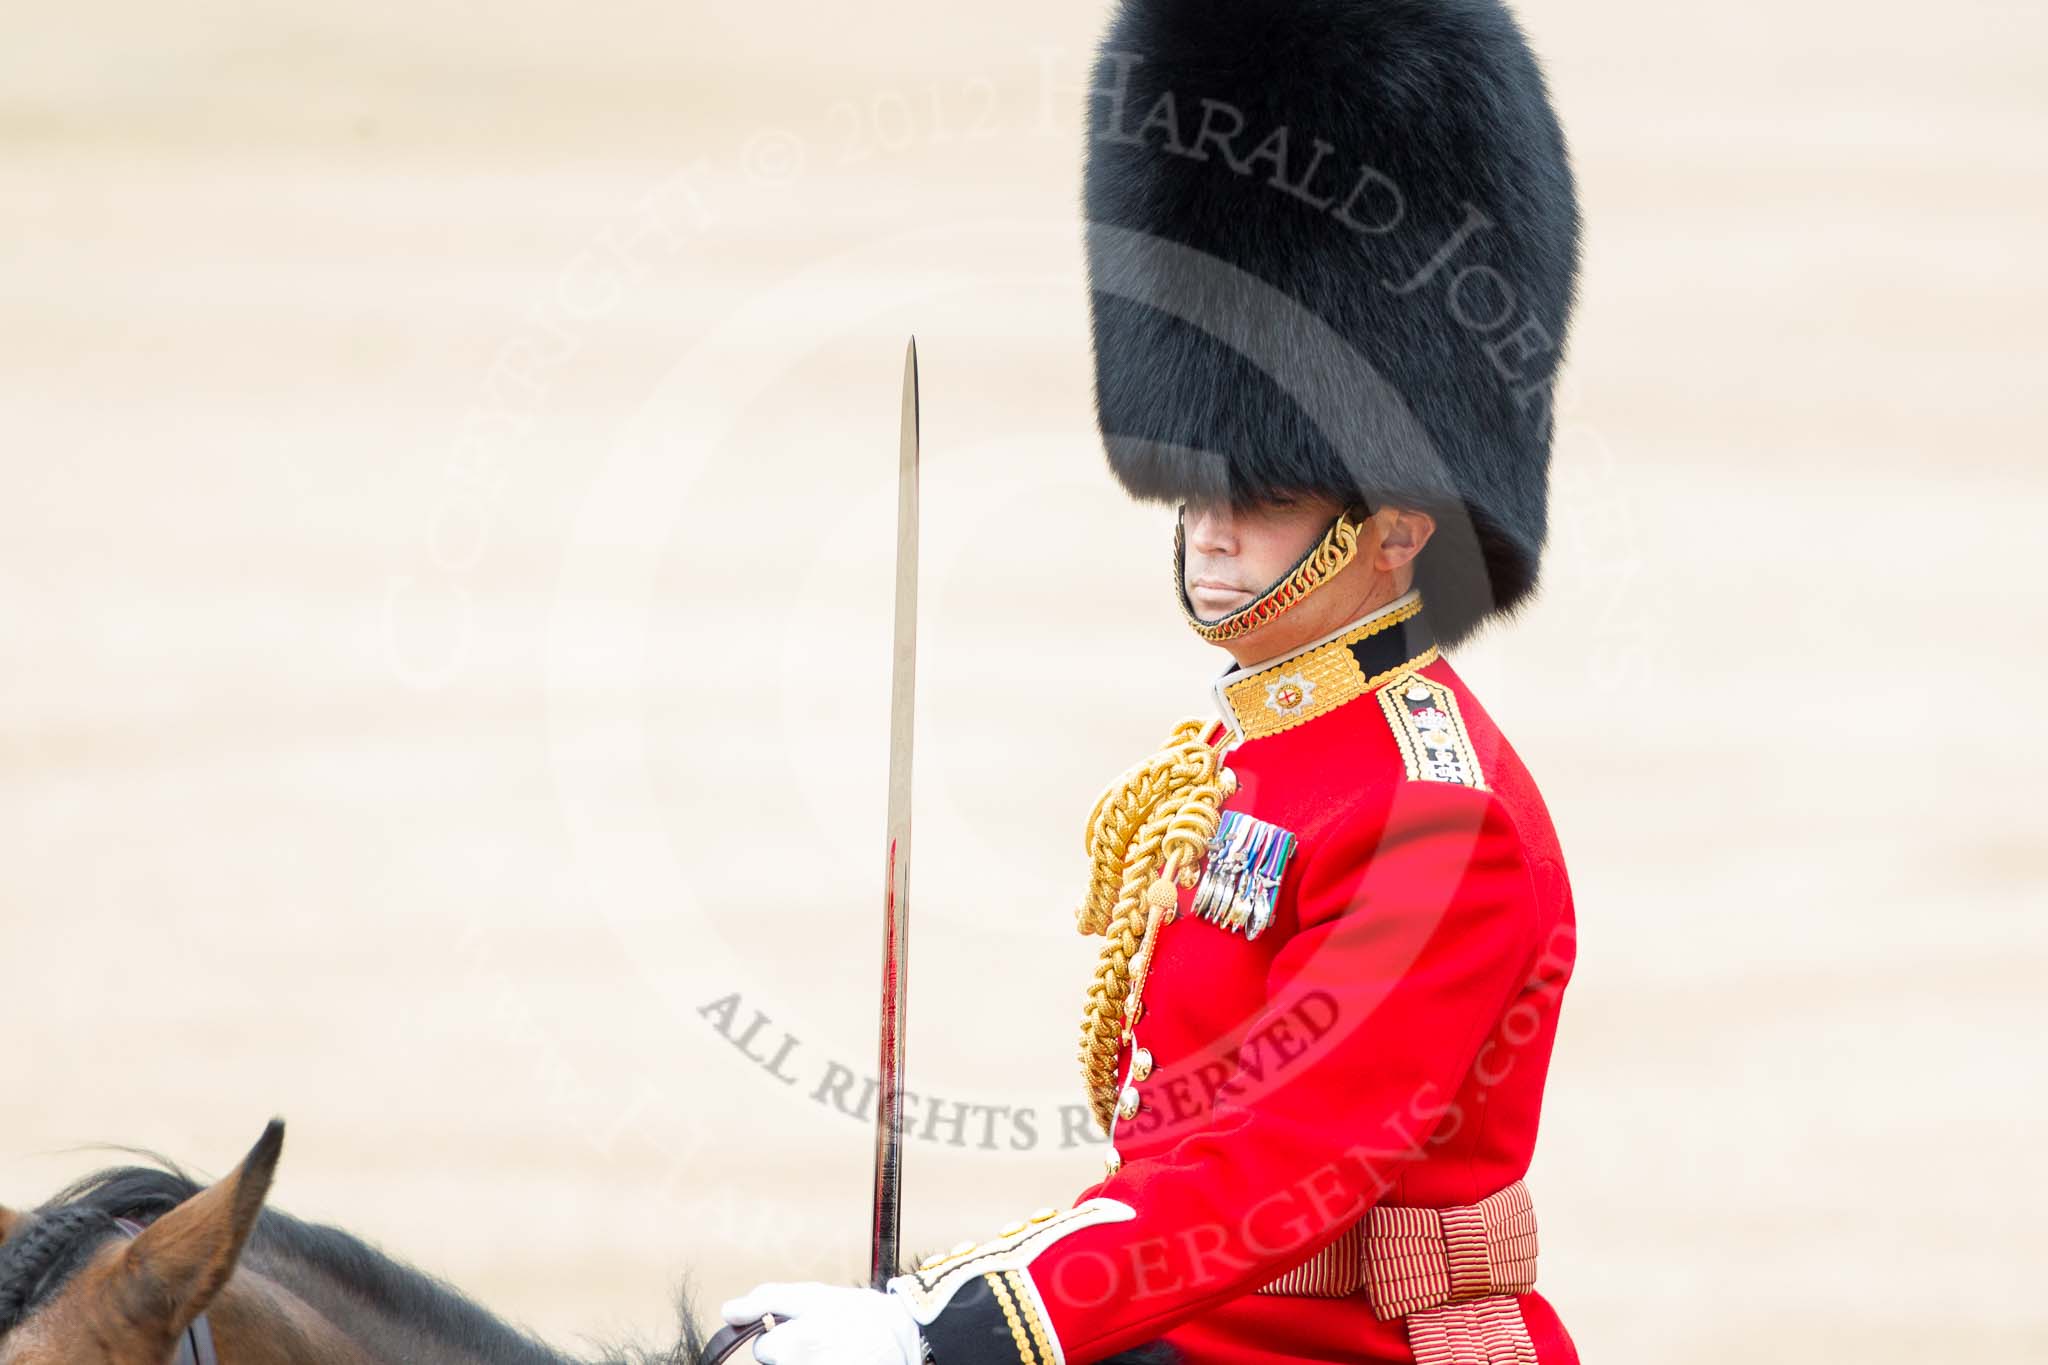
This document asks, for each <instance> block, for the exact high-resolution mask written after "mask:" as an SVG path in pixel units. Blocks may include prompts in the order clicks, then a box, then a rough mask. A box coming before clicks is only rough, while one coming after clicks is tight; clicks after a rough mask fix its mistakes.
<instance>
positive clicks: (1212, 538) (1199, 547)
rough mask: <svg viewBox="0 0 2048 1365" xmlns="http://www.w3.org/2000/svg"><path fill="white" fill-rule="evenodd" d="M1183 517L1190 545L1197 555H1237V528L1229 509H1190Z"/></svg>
mask: <svg viewBox="0 0 2048 1365" xmlns="http://www.w3.org/2000/svg"><path fill="white" fill-rule="evenodd" d="M1183 515H1184V517H1185V518H1186V521H1187V528H1188V545H1189V546H1190V547H1191V548H1192V549H1194V550H1195V551H1196V552H1197V553H1200V554H1205V555H1234V554H1236V553H1237V526H1236V521H1235V519H1234V518H1233V517H1232V516H1231V515H1230V509H1229V508H1228V507H1189V508H1188V509H1187V511H1186V512H1185V513H1184V514H1183Z"/></svg>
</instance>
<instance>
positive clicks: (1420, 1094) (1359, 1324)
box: [926, 599, 1577, 1365]
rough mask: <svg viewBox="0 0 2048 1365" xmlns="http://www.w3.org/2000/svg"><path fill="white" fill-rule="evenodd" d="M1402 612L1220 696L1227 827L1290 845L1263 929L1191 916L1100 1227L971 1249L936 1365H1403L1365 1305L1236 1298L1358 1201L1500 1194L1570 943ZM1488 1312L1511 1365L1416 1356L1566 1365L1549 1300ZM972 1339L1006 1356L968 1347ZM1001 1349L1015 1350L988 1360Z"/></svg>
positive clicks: (1341, 1220)
mask: <svg viewBox="0 0 2048 1365" xmlns="http://www.w3.org/2000/svg"><path fill="white" fill-rule="evenodd" d="M1406 601H1407V599H1403V603H1396V604H1393V606H1392V607H1390V608H1388V609H1383V612H1382V613H1375V614H1374V616H1372V617H1367V618H1365V621H1366V625H1365V626H1364V627H1363V628H1362V629H1363V630H1364V632H1365V634H1366V636H1367V638H1365V639H1364V640H1359V639H1356V638H1355V637H1357V636H1358V635H1359V634H1360V631H1361V627H1353V628H1350V629H1349V630H1347V632H1343V633H1340V634H1339V635H1338V636H1337V637H1334V638H1333V639H1332V640H1331V641H1326V642H1323V643H1321V644H1319V645H1315V646H1310V647H1309V648H1308V649H1306V650H1304V651H1301V652H1298V653H1297V654H1296V655H1291V656H1288V658H1286V659H1283V660H1281V661H1279V662H1277V663H1275V664H1269V665H1261V666H1259V667H1257V668H1255V669H1252V670H1249V671H1245V670H1239V671H1235V672H1233V673H1231V674H1226V675H1225V677H1224V678H1223V679H1222V680H1221V681H1220V682H1219V683H1218V696H1219V701H1220V702H1221V703H1222V709H1223V710H1224V712H1225V714H1226V719H1228V720H1231V721H1233V722H1234V723H1235V724H1236V725H1237V727H1238V729H1239V730H1240V731H1242V734H1243V736H1244V737H1242V738H1239V737H1238V736H1237V735H1235V734H1233V733H1232V732H1231V731H1230V730H1228V729H1226V727H1225V726H1224V725H1221V724H1219V725H1218V726H1217V727H1216V729H1215V730H1214V731H1212V732H1211V735H1210V742H1211V743H1212V744H1213V743H1224V744H1226V745H1227V746H1228V747H1226V749H1225V751H1224V755H1223V763H1224V766H1226V767H1227V768H1229V769H1230V770H1231V771H1232V772H1233V773H1234V774H1235V776H1236V779H1237V788H1236V791H1235V794H1234V795H1232V796H1231V797H1230V798H1229V799H1228V800H1227V801H1226V802H1225V805H1224V809H1225V810H1226V811H1235V812H1239V813H1241V814H1243V815H1247V816H1250V817H1253V818H1255V819H1256V820H1258V821H1262V822H1265V823H1266V824H1269V825H1273V826H1278V827H1280V828H1282V829H1284V830H1286V831H1289V832H1291V833H1292V834H1293V835H1294V836H1295V839H1296V846H1295V848H1294V849H1293V852H1292V854H1291V857H1290V858H1289V859H1288V861H1287V863H1286V865H1285V869H1284V874H1283V876H1282V878H1281V881H1280V884H1279V891H1278V897H1277V902H1276V904H1275V913H1274V916H1273V918H1272V921H1271V923H1270V925H1269V926H1268V927H1266V928H1265V929H1264V930H1263V931H1262V932H1260V933H1259V934H1258V935H1257V936H1256V937H1250V938H1248V937H1247V935H1246V934H1245V933H1244V932H1243V931H1242V930H1237V931H1233V930H1231V929H1227V928H1224V927H1221V926H1220V925H1219V924H1217V923H1215V922H1212V921H1211V920H1209V919H1205V918H1202V917H1199V916H1197V915H1196V914H1194V913H1192V912H1191V902H1192V900H1193V898H1194V896H1195V894H1196V892H1195V891H1191V890H1183V891H1182V893H1181V900H1180V907H1179V913H1178V914H1177V916H1176V917H1175V918H1174V919H1173V920H1172V922H1171V923H1168V924H1166V925H1164V926H1163V927H1162V928H1161V929H1160V931H1159V934H1158V939H1157V943H1156V948H1155V950H1154V957H1153V961H1152V965H1151V969H1150V972H1149V975H1148V976H1147V977H1146V980H1145V985H1144V993H1143V1006H1142V1011H1141V1013H1140V1016H1139V1018H1138V1021H1137V1023H1136V1024H1135V1026H1134V1029H1133V1037H1132V1041H1131V1043H1130V1044H1128V1045H1127V1046H1126V1047H1125V1049H1124V1051H1123V1053H1122V1055H1121V1057H1120V1059H1119V1066H1118V1074H1119V1075H1120V1076H1122V1077H1124V1078H1125V1079H1126V1080H1127V1081H1128V1083H1129V1086H1130V1089H1128V1090H1127V1091H1126V1092H1125V1095H1124V1108H1125V1112H1126V1114H1127V1115H1128V1116H1127V1117H1119V1119H1118V1120H1117V1122H1116V1124H1115V1126H1114V1131H1113V1133H1112V1142H1113V1146H1114V1151H1115V1153H1116V1154H1117V1157H1118V1158H1120V1161H1121V1165H1120V1167H1119V1168H1118V1169H1116V1170H1115V1171H1114V1173H1113V1174H1111V1175H1110V1176H1109V1177H1108V1178H1107V1179H1106V1180H1104V1181H1102V1182H1101V1183H1099V1184H1097V1185H1095V1186H1092V1187H1090V1188H1089V1189H1087V1190H1084V1191H1083V1192H1082V1193H1081V1195H1080V1196H1079V1197H1078V1198H1077V1200H1076V1205H1077V1207H1080V1206H1083V1205H1085V1206H1087V1207H1088V1208H1091V1209H1095V1210H1097V1211H1098V1214H1100V1217H1101V1221H1092V1222H1091V1221H1090V1220H1089V1219H1085V1218H1081V1219H1075V1220H1073V1222H1071V1223H1069V1222H1068V1216H1067V1215H1061V1217H1060V1218H1059V1219H1055V1220H1048V1226H1046V1227H1045V1230H1044V1235H1042V1236H1037V1237H1036V1239H1035V1241H1034V1240H1033V1236H1032V1235H1031V1234H1026V1235H1025V1236H1024V1237H1023V1238H1022V1239H1021V1241H1020V1240H1019V1239H1016V1238H1012V1239H1010V1241H1011V1243H1012V1245H1011V1247H1010V1249H1009V1250H1008V1251H1004V1250H1003V1249H1002V1244H990V1245H989V1250H990V1252H992V1253H994V1255H993V1257H991V1258H985V1259H986V1263H987V1266H990V1267H995V1268H998V1269H1000V1268H1001V1267H1002V1266H1003V1265H1005V1264H1008V1265H1010V1266H1012V1269H1010V1270H1009V1271H1007V1272H1006V1274H1007V1275H1008V1276H1009V1279H1008V1285H1009V1288H1010V1292H1009V1293H1007V1294H1006V1293H1004V1291H1003V1286H1002V1285H1001V1284H996V1285H994V1296H993V1299H992V1300H991V1299H990V1298H989V1296H988V1295H987V1294H986V1293H983V1294H979V1295H974V1294H970V1295H968V1296H966V1297H965V1298H959V1296H953V1299H956V1300H957V1303H956V1307H957V1312H956V1311H954V1310H953V1309H952V1308H947V1309H945V1310H944V1311H940V1312H938V1313H937V1314H936V1316H935V1319H934V1321H933V1323H932V1324H931V1325H930V1326H929V1327H928V1329H927V1335H928V1336H929V1337H930V1338H931V1339H932V1341H933V1343H934V1346H935V1348H936V1350H937V1357H938V1360H939V1362H940V1365H959V1362H960V1361H961V1359H962V1357H963V1355H964V1356H966V1357H968V1358H971V1359H973V1360H975V1361H979V1360H982V1359H987V1360H1001V1361H1002V1362H1004V1365H1008V1363H1009V1362H1010V1361H1013V1360H1020V1361H1038V1362H1041V1365H1043V1363H1044V1362H1049V1361H1057V1360H1061V1359H1063V1360H1064V1361H1065V1362H1067V1365H1085V1362H1088V1361H1093V1360H1097V1359H1099V1358H1101V1357H1103V1356H1105V1355H1109V1354H1112V1353H1114V1352H1116V1351H1119V1350H1123V1349H1125V1348H1127V1347H1130V1346H1134V1345H1137V1344H1140V1343H1143V1342H1145V1341H1148V1340H1152V1339H1154V1338H1158V1337H1161V1336H1164V1337H1166V1338H1168V1339H1169V1340H1170V1341H1171V1342H1172V1343H1173V1344H1174V1345H1175V1346H1177V1347H1179V1348H1180V1349H1181V1351H1182V1352H1183V1353H1184V1354H1185V1355H1186V1356H1187V1357H1188V1358H1189V1359H1190V1360H1191V1361H1193V1362H1197V1363H1199V1362H1208V1361H1215V1362H1225V1361H1228V1362H1240V1363H1241V1362H1270V1363H1271V1365H1280V1363H1281V1362H1311V1361H1330V1362H1336V1361H1344V1362H1365V1361H1411V1360H1415V1359H1417V1353H1416V1351H1415V1349H1414V1348H1413V1347H1411V1342H1410V1338H1409V1331H1408V1324H1406V1323H1404V1322H1403V1321H1400V1320H1394V1321H1381V1320H1380V1319H1379V1317H1377V1316H1376V1315H1375V1313H1374V1311H1373V1306H1372V1304H1371V1303H1370V1302H1369V1300H1368V1296H1367V1295H1366V1294H1365V1293H1364V1292H1349V1293H1344V1294H1342V1295H1341V1296H1338V1297H1317V1296H1311V1295H1308V1294H1303V1293H1300V1292H1294V1293H1271V1292H1268V1293H1259V1292H1255V1291H1257V1290H1258V1289H1259V1288H1260V1287H1261V1286H1263V1285H1266V1284H1268V1283H1269V1282H1271V1281H1274V1280H1275V1279H1276V1278H1277V1277H1279V1276H1281V1275H1282V1274H1283V1273H1286V1272H1288V1271H1290V1270H1294V1269H1295V1268H1296V1267H1298V1266H1302V1264H1303V1263H1304V1262H1307V1261H1309V1259H1310V1258H1311V1257H1312V1256H1315V1255H1316V1253H1318V1252H1321V1251H1323V1249H1324V1248H1325V1246H1326V1245H1328V1244H1330V1243H1332V1242H1333V1241H1336V1242H1338V1244H1339V1247H1338V1248H1333V1252H1334V1251H1335V1250H1337V1249H1339V1248H1341V1246H1342V1245H1343V1243H1342V1240H1341V1238H1342V1236H1343V1235H1346V1234H1347V1230H1348V1229H1352V1228H1354V1225H1356V1224H1357V1223H1358V1222H1359V1220H1360V1218H1361V1216H1362V1215H1364V1214H1365V1213H1366V1212H1367V1210H1368V1208H1370V1207H1371V1206H1372V1205H1374V1204H1376V1203H1384V1204H1386V1205H1389V1206H1419V1207H1425V1208H1444V1207H1449V1206H1464V1205H1473V1204H1476V1203H1478V1202H1479V1201H1480V1200H1481V1199H1484V1198H1485V1197H1487V1196H1489V1195H1492V1194H1494V1193H1495V1192H1496V1191H1500V1190H1502V1189H1503V1188H1505V1187H1508V1186H1511V1185H1513V1184H1514V1183H1515V1182H1516V1181H1518V1180H1520V1179H1521V1177H1522V1176H1523V1174H1524V1172H1526V1170H1527V1169H1528V1166H1529V1159H1530V1155H1531V1152H1532V1150H1533V1148H1534V1146H1535V1142H1536V1130H1537V1120H1538V1116H1539V1113H1540V1110H1541V1104H1542V1097H1543V1084H1544V1077H1545V1073H1546V1072H1547V1071H1548V1069H1549V1063H1550V1051H1551V1042H1552V1038H1553V1035H1554V1033H1555V1029H1556V1022H1557V1009H1558V1002H1559V998H1560V996H1561V994H1562V992H1563V989H1564V985H1565V982H1566V979H1567V978H1568V976H1569V974H1570V970H1571V963H1572V959H1573V948H1574V933H1573V918H1572V900H1571V891H1570V887H1569V885H1568V883H1567V880H1566V876H1565V869H1564V859H1563V856H1562V854H1561V853H1560V851H1559V848H1558V844H1557V838H1556V835H1555V833H1554V832H1553V830H1552V828H1551V822H1550V817H1549V815H1548V813H1547V812H1546V811H1545V809H1544V805H1543V800H1542V798H1541V796H1540V795H1539V794H1538V793H1537V790H1536V786H1535V783H1534V782H1533V781H1532V780H1531V778H1530V776H1529V773H1528V771H1527V770H1526V769H1525V768H1524V767H1523V765H1522V762H1521V760H1520V759H1519V758H1518V757H1517V756H1516V754H1515V752H1514V750H1513V749H1512V748H1511V747H1510V746H1509V745H1508V743H1507V740H1506V739H1505V737H1504V736H1502V735H1501V733H1500V731H1499V730H1498V729H1497V728H1496V727H1495V726H1494V724H1493V721H1492V719H1491V718H1490V717H1489V716H1488V715H1487V714H1486V711H1485V710H1484V708H1483V707H1481V706H1480V704H1479V703H1478V701H1477V700H1476V699H1475V698H1474V697H1473V696H1472V694H1471V693H1470V691H1469V690H1468V689H1467V688H1466V686H1465V684H1464V683H1463V681H1462V680H1461V679H1460V678H1459V677H1458V675H1457V673H1456V672H1455V671H1454V670H1453V669H1452V667H1451V666H1450V664H1449V663H1448V662H1445V661H1444V660H1443V659H1441V658H1440V657H1438V656H1437V654H1436V652H1435V650H1434V649H1433V648H1432V647H1430V645H1429V642H1428V639H1427V636H1426V634H1423V633H1422V631H1423V629H1424V627H1423V624H1422V621H1421V619H1420V618H1419V617H1413V618H1412V619H1410V620H1408V621H1407V622H1405V624H1404V623H1400V622H1397V623H1396V624H1395V626H1394V627H1393V628H1388V629H1377V630H1375V629H1374V628H1373V626H1372V624H1371V623H1372V622H1374V620H1375V619H1376V618H1381V619H1383V618H1384V614H1385V612H1386V611H1394V612H1395V615H1396V616H1397V617H1398V616H1399V615H1400V614H1401V613H1400V611H1399V609H1400V608H1402V607H1403V604H1404V603H1405V602H1406ZM1340 651H1341V652H1340ZM1375 651H1377V653H1375ZM1375 665H1378V667H1375ZM1214 857H1215V854H1214V853H1213V852H1212V854H1211V858H1212V861H1213V859H1214ZM1138 1049H1143V1055H1142V1056H1141V1055H1140V1054H1139V1052H1138ZM1134 1060H1136V1061H1137V1062H1138V1065H1137V1067H1136V1069H1135V1071H1134V1070H1133V1061H1134ZM1148 1063H1149V1068H1148V1065H1147V1064H1148ZM1133 1102H1135V1103H1133ZM1090 1201H1094V1202H1092V1203H1091V1202H1090ZM1101 1201H1114V1203H1113V1204H1106V1203H1103V1202H1101ZM1125 1210H1128V1212H1127V1213H1126V1212H1125ZM1104 1211H1106V1212H1104ZM1482 1259H1483V1258H1482ZM966 1261H967V1263H968V1264H969V1267H970V1268H974V1267H973V1263H974V1262H975V1261H976V1257H974V1256H968V1257H967V1258H966ZM1330 1263H1331V1262H1330V1259H1329V1256H1328V1255H1326V1256H1325V1257H1324V1258H1323V1259H1322V1260H1321V1261H1319V1262H1316V1263H1315V1264H1318V1265H1324V1266H1327V1265H1328V1264H1330ZM1354 1263H1355V1262H1354ZM950 1269H951V1267H948V1266H940V1267H936V1268H934V1269H933V1271H932V1273H931V1275H930V1276H928V1277H927V1281H926V1282H927V1284H928V1285H931V1286H937V1285H938V1283H939V1280H940V1278H941V1277H944V1276H945V1275H946V1274H948V1272H949V1270H950ZM1304 1273H1307V1272H1304ZM1020 1276H1021V1277H1023V1278H1022V1279H1020V1278H1018V1277H1020ZM956 1278H957V1277H956ZM987 1278H990V1279H991V1280H993V1279H996V1278H1000V1277H995V1276H990V1277H987ZM1026 1280H1028V1284H1026V1283H1025V1281H1026ZM1299 1287H1300V1286H1299V1285H1297V1286H1296V1288H1297V1290H1298V1289H1299ZM1325 1287H1326V1288H1327V1287H1328V1286H1325ZM1339 1288H1342V1286H1339ZM941 1297H942V1298H943V1297H945V1296H944V1294H943V1293H942V1294H941ZM1034 1299H1035V1300H1036V1302H1035V1303H1034V1302H1032V1300H1034ZM948 1301H949V1302H951V1301H953V1300H948ZM1494 1303H1495V1306H1496V1307H1497V1308H1500V1309H1501V1310H1502V1311H1503V1312H1505V1313H1506V1321H1507V1329H1508V1330H1510V1332H1511V1334H1519V1333H1520V1332H1523V1331H1525V1332H1526V1339H1525V1340H1522V1341H1519V1342H1516V1343H1509V1344H1507V1345H1502V1344H1500V1343H1498V1342H1496V1343H1493V1344H1492V1345H1491V1346H1487V1347H1484V1348H1479V1347H1475V1348H1472V1349H1470V1350H1466V1351H1464V1352H1462V1353H1461V1352H1459V1351H1455V1350H1454V1351H1451V1352H1450V1353H1449V1354H1446V1355H1439V1354H1438V1353H1436V1352H1435V1351H1425V1352H1424V1353H1423V1356H1424V1358H1425V1359H1429V1358H1433V1357H1434V1358H1441V1359H1446V1360H1464V1359H1471V1360H1480V1361H1484V1360H1489V1359H1501V1360H1516V1359H1520V1360H1524V1361H1526V1359H1527V1356H1528V1352H1529V1350H1530V1349H1531V1348H1533V1352H1534V1355H1535V1358H1536V1359H1537V1360H1539V1361H1541V1362H1542V1365H1557V1363H1558V1362H1567V1361H1574V1360H1576V1358H1577V1357H1576V1354H1575V1352H1574V1350H1573V1347H1572V1344H1571V1340H1570V1338H1569V1337H1568V1336H1567V1335H1566V1333H1565V1331H1564V1329H1563V1327H1562V1326H1561V1325H1560V1324H1559V1322H1558V1320H1557V1317H1556V1315H1555V1314H1554V1313H1553V1312H1552V1311H1551V1308H1550V1306H1549V1304H1548V1303H1546V1302H1545V1301H1544V1299H1543V1298H1542V1297H1541V1296H1540V1295H1538V1294H1536V1293H1533V1292H1531V1293H1523V1294H1519V1295H1517V1296H1515V1297H1513V1298H1497V1299H1496V1300H1495V1301H1494ZM977 1304H978V1305H979V1307H976V1306H975V1305H977ZM934 1306H937V1301H936V1300H935V1301H934ZM1516 1309H1518V1310H1519V1314H1518V1316H1519V1318H1520V1324H1519V1325H1517V1324H1515V1323H1514V1322H1513V1318H1514V1317H1515V1316H1517V1314H1516V1313H1515V1311H1514V1310H1516ZM991 1314H997V1315H1000V1318H1001V1321H1000V1324H999V1325H1000V1327H1001V1328H1003V1329H1009V1328H1019V1329H1020V1330H1018V1331H1016V1332H1015V1333H1012V1332H1009V1331H1007V1330H998V1327H997V1326H992V1325H990V1323H987V1322H982V1323H979V1324H978V1325H974V1326H973V1330H972V1332H971V1334H968V1335H966V1336H963V1329H965V1328H967V1327H969V1326H970V1324H971V1323H972V1322H973V1320H975V1319H977V1318H981V1317H989V1316H990V1315H991ZM1013 1315H1014V1316H1013ZM947 1319H951V1321H947ZM991 1321H994V1319H991ZM1496 1325H1498V1322H1496ZM1041 1328H1043V1329H1044V1331H1043V1333H1041V1332H1040V1329H1041ZM1013 1335H1014V1336H1015V1337H1017V1338H1018V1339H1020V1340H1022V1341H1024V1342H1026V1343H1032V1342H1033V1341H1034V1340H1035V1349H1034V1350H1032V1351H1029V1352H1027V1351H1023V1350H1016V1351H1014V1352H1013V1351H1011V1350H1009V1349H1002V1348H1003V1347H1004V1344H1005V1343H1007V1342H1008V1341H1009V1340H1010V1338H1011V1337H1012V1336H1013ZM985 1339H993V1340H994V1343H995V1345H994V1346H992V1347H991V1353H990V1354H987V1355H985V1356H984V1355H982V1354H981V1353H980V1348H979V1345H978V1343H980V1342H982V1341H984V1340H985ZM963 1340H966V1341H971V1342H974V1343H977V1345H975V1346H973V1347H970V1348H968V1349H967V1350H965V1351H963V1349H962V1347H961V1344H960V1343H961V1342H962V1341H963ZM947 1344H951V1345H953V1347H954V1349H953V1351H952V1352H951V1358H949V1355H948V1352H947V1350H946V1349H945V1346H946V1345H947ZM1474 1351H1477V1352H1478V1353H1477V1354H1474ZM1488 1351H1492V1352H1494V1354H1488V1353H1487V1352H1488Z"/></svg>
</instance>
